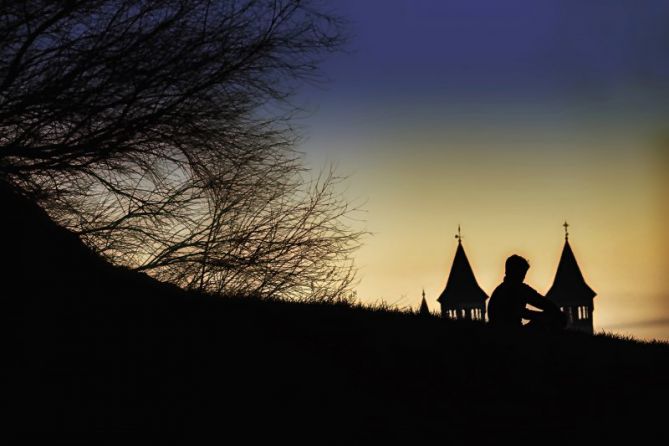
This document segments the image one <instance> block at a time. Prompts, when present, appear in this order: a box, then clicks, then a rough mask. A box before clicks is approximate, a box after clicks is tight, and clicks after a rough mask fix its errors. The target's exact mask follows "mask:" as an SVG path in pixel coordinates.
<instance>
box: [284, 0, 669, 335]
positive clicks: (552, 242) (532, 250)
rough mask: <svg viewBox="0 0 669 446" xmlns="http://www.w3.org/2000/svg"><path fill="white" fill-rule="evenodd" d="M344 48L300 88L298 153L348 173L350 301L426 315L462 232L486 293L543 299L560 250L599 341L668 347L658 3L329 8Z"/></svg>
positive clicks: (667, 62) (664, 94) (668, 68)
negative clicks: (568, 251) (526, 288)
mask: <svg viewBox="0 0 669 446" xmlns="http://www.w3.org/2000/svg"><path fill="white" fill-rule="evenodd" d="M330 7H331V8H333V7H334V8H336V9H335V11H337V12H338V13H339V14H342V15H344V16H345V17H347V18H348V19H349V20H350V21H351V25H350V29H351V34H352V36H351V39H350V42H349V44H348V46H347V52H346V53H344V54H337V55H335V56H334V57H331V58H329V59H328V60H327V61H326V63H325V64H324V65H323V73H324V74H325V75H326V76H327V77H328V78H329V82H328V83H327V84H326V85H325V87H322V88H314V87H309V88H306V89H304V90H303V91H302V92H301V93H300V96H299V97H298V98H297V100H298V102H299V103H301V104H302V105H304V106H305V108H306V109H308V110H309V111H310V113H309V116H308V117H306V118H305V119H303V120H302V121H301V122H300V125H301V126H302V127H303V130H304V133H305V135H306V138H305V141H304V142H303V143H302V145H301V150H303V151H304V152H305V153H306V157H307V161H308V162H309V163H310V164H311V165H312V166H314V167H316V168H318V167H319V166H322V165H323V164H324V163H326V162H333V163H336V164H337V165H338V167H339V171H340V173H344V174H350V175H351V178H350V180H349V181H348V187H347V189H346V190H345V192H344V193H345V194H346V196H347V197H348V198H349V199H350V200H352V201H353V202H355V203H363V206H362V207H363V208H364V210H365V211H364V213H362V214H361V215H360V218H362V219H364V220H365V224H364V227H365V228H366V229H367V230H369V231H370V232H371V233H372V235H371V236H369V237H367V239H366V240H365V245H364V247H363V248H362V249H361V250H360V251H359V253H358V255H357V262H358V265H359V266H360V283H359V285H358V287H357V290H358V295H359V298H360V299H361V300H362V301H364V302H378V301H380V300H384V301H386V302H388V303H390V304H396V305H398V306H401V307H406V306H411V307H413V308H415V307H416V306H417V305H418V304H419V302H420V293H421V290H422V288H425V291H426V293H427V298H428V304H429V305H430V307H431V308H432V309H435V310H436V309H437V308H438V306H437V303H436V298H437V297H438V296H439V294H440V293H441V291H442V290H443V288H444V286H445V283H446V279H447V276H448V272H449V268H450V264H451V262H452V260H453V256H454V254H455V248H456V244H457V242H456V240H455V238H454V234H455V232H456V231H457V226H458V224H461V225H462V231H463V236H464V240H463V243H464V246H465V250H466V252H467V254H468V256H469V259H470V262H471V263H472V266H473V268H474V271H475V273H476V275H477V278H478V281H479V284H480V285H481V286H482V288H483V289H484V290H485V291H486V292H487V293H488V294H490V293H491V292H492V290H493V289H494V288H495V286H496V285H497V284H498V283H499V282H500V281H501V279H502V277H503V264H504V260H505V259H506V257H508V256H509V255H510V254H513V253H517V254H520V255H522V256H524V257H526V258H528V259H529V260H530V263H531V265H532V266H531V268H530V271H529V273H528V276H527V280H526V282H527V283H529V284H530V285H531V286H533V287H535V288H536V289H537V290H538V291H539V292H542V293H545V292H546V291H547V290H548V288H549V287H550V285H551V283H552V279H553V276H554V274H555V269H556V267H557V263H558V260H559V257H560V253H561V249H562V245H563V242H564V235H563V228H562V226H561V225H562V223H563V221H564V220H565V219H566V220H567V221H569V223H570V224H571V228H570V234H571V237H570V240H571V242H572V247H573V249H574V252H575V254H576V258H577V260H578V261H579V264H580V266H581V269H582V271H583V274H584V276H585V278H586V281H587V282H588V283H589V285H590V286H591V287H592V288H593V289H594V290H595V291H596V292H597V293H598V296H597V297H596V298H595V313H594V322H595V329H596V330H606V331H610V332H616V333H623V334H632V335H634V336H637V337H641V338H646V339H648V338H653V337H655V338H661V339H665V340H669V292H668V291H667V290H668V289H667V285H668V283H667V282H669V279H668V278H667V277H668V274H667V273H668V272H669V237H668V236H667V233H668V232H669V231H668V230H667V225H666V222H667V217H669V207H668V205H667V202H668V201H669V200H667V197H666V195H667V192H668V191H669V181H668V179H667V178H668V173H669V150H667V149H668V147H669V123H668V122H667V119H666V118H667V117H668V116H669V101H668V99H669V2H666V1H659V0H645V1H643V2H639V1H638V0H627V1H615V0H591V1H588V2H583V1H577V0H573V1H570V0H542V1H536V0H506V1H504V2H500V1H498V0H365V1H356V0H339V1H338V2H336V6H332V5H331V6H330Z"/></svg>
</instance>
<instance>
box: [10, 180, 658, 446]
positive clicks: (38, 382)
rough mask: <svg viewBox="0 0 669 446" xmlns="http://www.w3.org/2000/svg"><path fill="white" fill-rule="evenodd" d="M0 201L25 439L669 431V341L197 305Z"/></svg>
mask: <svg viewBox="0 0 669 446" xmlns="http://www.w3.org/2000/svg"><path fill="white" fill-rule="evenodd" d="M0 203H1V205H2V209H3V217H2V223H1V229H2V230H1V231H0V237H2V245H3V247H4V253H5V260H6V262H5V263H6V265H5V267H4V269H3V270H2V284H1V287H2V288H1V290H2V291H1V293H2V299H1V302H2V311H1V315H2V316H1V317H2V327H3V339H4V341H5V348H4V350H5V352H6V360H5V361H3V365H2V367H3V371H4V376H6V378H5V390H4V391H3V395H4V398H3V400H4V403H5V404H6V407H7V408H9V409H10V412H9V413H10V414H11V415H9V417H8V418H7V417H6V422H8V425H9V426H12V427H13V428H14V429H16V430H20V431H27V432H38V431H39V432H59V433H66V434H67V436H68V437H69V436H70V435H75V433H81V432H88V434H87V435H86V437H88V436H89V435H91V434H97V435H100V436H102V437H105V438H109V437H110V436H113V435H114V434H117V435H121V436H124V433H128V432H133V434H132V436H133V437H134V438H136V437H137V436H138V435H139V434H138V433H139V432H144V433H146V432H150V431H156V432H161V433H162V434H164V433H166V432H170V431H181V432H187V435H189V436H191V437H197V436H199V435H204V434H203V432H205V431H214V432H215V433H216V435H217V436H218V437H220V438H221V439H228V438H232V435H233V433H236V434H239V433H243V434H244V435H245V436H246V437H247V438H246V440H247V441H250V440H253V439H257V438H261V437H265V436H271V437H275V438H278V437H289V438H296V437H301V436H304V437H307V438H309V439H312V440H313V441H314V442H316V441H320V440H324V439H332V438H334V437H337V438H341V439H345V440H347V442H356V443H357V442H362V441H364V440H366V439H367V440H370V441H373V440H378V438H379V437H396V436H408V437H412V438H418V437H425V438H428V437H436V436H439V437H442V438H452V437H461V436H467V437H474V438H477V439H482V438H495V437H496V436H497V435H500V434H502V435H510V436H513V437H515V438H523V437H527V438H528V439H536V436H535V435H536V431H537V430H542V431H545V432H548V433H549V435H550V438H555V437H564V438H570V437H572V436H579V435H584V434H592V435H597V436H601V435H604V434H610V435H617V434H618V433H619V432H620V431H627V432H634V431H636V430H642V429H643V430H644V431H648V430H656V431H657V432H658V433H660V434H661V433H662V425H661V423H662V422H663V421H664V418H665V416H664V412H665V409H664V405H665V404H666V402H667V401H669V346H668V345H666V344H645V343H638V342H632V341H626V340H620V339H613V338H609V337H602V336H587V335H581V334H576V333H565V334H561V335H553V336H548V335H545V336H538V335H529V334H527V333H505V332H499V331H495V330H493V329H491V328H490V327H487V326H485V325H483V324H477V323H456V322H450V321H445V320H441V319H438V318H429V317H428V318H425V317H418V316H414V315H409V314H402V313H398V312H389V311H381V310H376V311H375V310H370V309H364V308H350V307H346V306H329V305H317V304H309V305H307V304H294V303H282V302H263V301H257V300H253V299H236V298H212V297H207V296H201V295H196V294H189V293H185V292H183V291H181V290H179V289H177V288H175V287H172V286H170V285H166V284H162V283H159V282H157V281H155V280H153V279H151V278H149V277H147V276H145V275H142V274H136V273H133V272H130V271H128V270H126V269H123V268H118V267H114V266H112V265H109V264H108V263H106V262H105V261H104V260H102V259H100V258H99V257H98V256H96V255H95V254H94V253H92V252H91V251H90V250H88V249H87V248H86V247H84V246H83V245H82V244H81V243H80V242H79V240H78V239H77V237H75V236H74V235H73V234H71V233H69V232H68V231H66V230H64V229H62V228H59V227H57V226H56V225H54V224H53V223H52V222H51V221H50V220H49V219H48V217H47V216H46V214H45V213H44V212H43V211H42V210H41V209H39V208H38V207H36V206H35V205H33V204H32V203H30V202H28V201H26V200H25V199H23V198H21V197H19V196H18V195H16V194H14V193H12V192H11V191H10V190H9V189H8V188H6V187H2V188H0ZM314 435H315V436H314ZM542 435H543V434H542ZM54 438H55V437H54ZM152 438H153V437H152ZM353 439H355V441H353Z"/></svg>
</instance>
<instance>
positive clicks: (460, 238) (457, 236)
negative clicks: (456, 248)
mask: <svg viewBox="0 0 669 446" xmlns="http://www.w3.org/2000/svg"><path fill="white" fill-rule="evenodd" d="M455 238H456V239H458V243H462V234H461V233H460V225H458V233H457V234H455Z"/></svg>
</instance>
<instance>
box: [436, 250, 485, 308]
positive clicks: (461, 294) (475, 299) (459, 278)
mask: <svg viewBox="0 0 669 446" xmlns="http://www.w3.org/2000/svg"><path fill="white" fill-rule="evenodd" d="M487 298H488V295H487V294H486V293H485V291H483V290H482V289H481V287H480V286H479V284H478V282H476V277H474V271H472V267H471V265H470V264H469V260H468V259H467V254H465V250H464V248H463V247H462V242H461V241H458V249H457V251H455V258H454V259H453V265H452V266H451V272H450V274H449V275H448V281H447V282H446V288H444V291H443V292H442V293H441V295H440V296H439V299H437V301H438V302H440V303H441V304H442V305H447V306H450V305H458V304H483V303H485V300H486V299H487Z"/></svg>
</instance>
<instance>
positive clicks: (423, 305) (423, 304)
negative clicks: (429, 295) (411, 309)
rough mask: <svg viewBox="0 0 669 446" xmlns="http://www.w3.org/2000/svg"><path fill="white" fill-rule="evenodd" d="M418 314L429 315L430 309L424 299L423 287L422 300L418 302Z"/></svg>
mask: <svg viewBox="0 0 669 446" xmlns="http://www.w3.org/2000/svg"><path fill="white" fill-rule="evenodd" d="M418 314H420V315H421V316H430V309H429V308H428V306H427V301H426V300H425V289H423V300H422V301H421V303H420V309H419V310H418Z"/></svg>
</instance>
